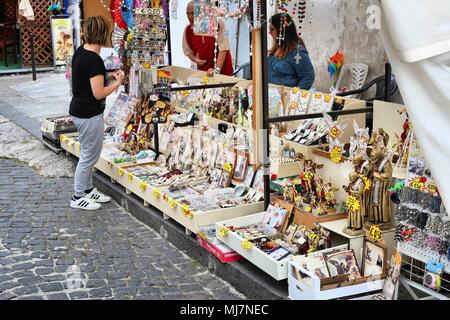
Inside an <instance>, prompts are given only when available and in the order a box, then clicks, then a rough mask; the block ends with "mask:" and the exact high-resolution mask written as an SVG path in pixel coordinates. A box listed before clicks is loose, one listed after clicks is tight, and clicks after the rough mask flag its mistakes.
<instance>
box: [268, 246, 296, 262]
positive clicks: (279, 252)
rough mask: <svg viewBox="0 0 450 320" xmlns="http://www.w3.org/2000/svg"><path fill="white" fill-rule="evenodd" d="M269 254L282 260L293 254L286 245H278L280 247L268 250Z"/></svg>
mask: <svg viewBox="0 0 450 320" xmlns="http://www.w3.org/2000/svg"><path fill="white" fill-rule="evenodd" d="M267 254H268V255H269V256H271V257H272V258H273V259H275V260H277V261H280V260H282V259H285V258H287V257H288V256H289V255H291V252H290V251H289V250H288V249H286V248H284V247H278V248H275V249H273V250H271V251H269V252H267Z"/></svg>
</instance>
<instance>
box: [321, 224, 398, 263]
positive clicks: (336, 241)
mask: <svg viewBox="0 0 450 320" xmlns="http://www.w3.org/2000/svg"><path fill="white" fill-rule="evenodd" d="M320 225H321V226H322V227H323V228H325V229H327V230H329V231H330V232H331V243H332V244H333V246H336V245H340V244H345V243H348V244H349V245H350V249H353V250H354V251H355V256H356V259H357V260H358V263H359V264H360V265H361V262H362V251H363V243H364V235H360V236H351V235H348V234H346V233H345V232H344V231H343V230H344V229H345V228H346V227H347V219H340V220H335V221H329V222H322V223H320ZM394 234H395V229H394V228H391V229H389V230H386V231H383V240H384V241H385V243H386V246H387V248H388V255H387V256H388V257H390V256H391V255H392V252H393V251H394V248H395V241H394Z"/></svg>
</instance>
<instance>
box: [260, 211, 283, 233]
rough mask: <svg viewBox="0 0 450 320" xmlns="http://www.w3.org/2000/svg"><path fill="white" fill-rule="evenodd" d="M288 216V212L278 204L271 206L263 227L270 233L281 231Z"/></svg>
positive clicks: (266, 213) (265, 216)
mask: <svg viewBox="0 0 450 320" xmlns="http://www.w3.org/2000/svg"><path fill="white" fill-rule="evenodd" d="M287 215H288V210H287V209H286V208H283V207H281V206H280V205H277V204H270V205H269V206H268V207H267V210H266V212H265V214H264V217H263V220H262V226H263V227H264V229H266V230H269V231H279V230H280V229H281V227H282V226H283V224H284V220H285V219H286V217H287Z"/></svg>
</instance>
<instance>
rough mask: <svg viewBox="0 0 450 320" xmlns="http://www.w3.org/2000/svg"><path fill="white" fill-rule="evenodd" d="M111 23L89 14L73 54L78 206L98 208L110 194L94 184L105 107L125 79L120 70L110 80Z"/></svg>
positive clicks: (75, 197) (72, 109)
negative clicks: (106, 59) (104, 53)
mask: <svg viewBox="0 0 450 320" xmlns="http://www.w3.org/2000/svg"><path fill="white" fill-rule="evenodd" d="M109 36H110V33H109V30H108V24H107V23H106V21H105V19H104V18H103V17H101V16H98V17H90V18H88V19H87V20H86V21H85V23H84V26H83V38H84V41H85V44H84V45H82V46H80V47H79V48H78V49H77V51H76V52H75V54H74V55H73V57H72V94H73V96H72V101H71V103H70V109H69V113H70V115H71V116H72V119H73V122H74V124H75V126H76V128H77V130H78V132H79V133H80V146H81V150H80V159H79V161H78V165H77V169H76V170H75V178H74V189H75V193H74V194H73V196H72V199H71V201H70V206H71V207H72V208H76V209H84V210H96V209H99V208H101V205H100V203H103V202H108V201H110V200H111V198H110V197H108V196H106V195H104V194H102V193H100V192H98V191H97V189H96V188H94V186H93V184H92V167H93V166H94V165H95V164H96V163H97V161H98V159H99V157H100V153H101V151H102V147H103V133H104V129H105V128H104V122H103V111H104V109H105V99H106V97H107V96H109V95H110V94H111V93H113V92H114V91H115V90H116V89H117V88H118V87H119V86H120V84H121V83H122V81H123V79H124V73H123V71H117V72H115V73H114V74H113V76H112V79H111V80H112V82H111V83H110V84H108V76H107V74H106V69H105V65H104V63H103V60H102V58H101V57H100V55H99V54H100V49H101V48H102V47H103V46H106V45H107V43H108V37H109Z"/></svg>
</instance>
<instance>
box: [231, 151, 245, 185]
mask: <svg viewBox="0 0 450 320" xmlns="http://www.w3.org/2000/svg"><path fill="white" fill-rule="evenodd" d="M247 167H248V157H247V155H246V154H238V155H237V158H236V168H235V170H234V175H233V179H234V180H236V181H243V180H244V179H245V177H246V173H247Z"/></svg>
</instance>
